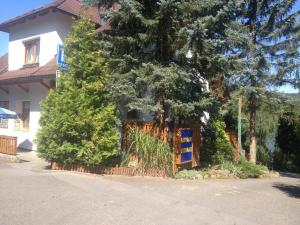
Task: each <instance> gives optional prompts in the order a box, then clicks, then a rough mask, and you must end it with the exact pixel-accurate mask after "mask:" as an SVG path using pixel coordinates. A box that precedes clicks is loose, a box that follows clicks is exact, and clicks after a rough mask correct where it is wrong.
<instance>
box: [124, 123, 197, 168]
mask: <svg viewBox="0 0 300 225" xmlns="http://www.w3.org/2000/svg"><path fill="white" fill-rule="evenodd" d="M132 128H138V129H140V130H141V131H143V132H145V133H149V134H151V135H152V136H153V137H156V138H161V139H163V140H164V142H165V143H169V144H170V146H173V150H174V151H173V162H174V163H173V170H177V169H181V168H182V169H183V168H192V167H196V166H198V165H199V161H200V146H201V133H200V129H201V128H200V124H192V123H190V124H175V125H173V127H170V126H168V125H167V124H158V123H152V122H136V121H124V122H123V129H122V149H127V148H128V146H129V144H130V143H128V136H129V133H130V129H132ZM183 128H185V129H192V130H193V158H192V161H191V162H190V163H187V164H184V165H176V163H175V158H176V156H177V155H178V154H180V149H179V143H180V140H181V136H180V130H181V129H183ZM170 137H171V138H170ZM171 140H172V143H170V141H171Z"/></svg>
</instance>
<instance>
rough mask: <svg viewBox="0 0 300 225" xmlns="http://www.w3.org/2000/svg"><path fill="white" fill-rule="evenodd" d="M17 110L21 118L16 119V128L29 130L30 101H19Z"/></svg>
mask: <svg viewBox="0 0 300 225" xmlns="http://www.w3.org/2000/svg"><path fill="white" fill-rule="evenodd" d="M16 112H17V113H18V116H19V118H20V119H17V120H15V130H22V131H29V124H30V101H17V102H16Z"/></svg>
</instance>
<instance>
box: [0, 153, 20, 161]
mask: <svg viewBox="0 0 300 225" xmlns="http://www.w3.org/2000/svg"><path fill="white" fill-rule="evenodd" d="M0 162H11V163H19V162H21V160H20V158H19V157H18V156H16V155H7V154H3V153H0Z"/></svg>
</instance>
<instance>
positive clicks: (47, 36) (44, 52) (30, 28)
mask: <svg viewBox="0 0 300 225" xmlns="http://www.w3.org/2000/svg"><path fill="white" fill-rule="evenodd" d="M73 22H74V20H73V18H72V17H71V16H69V15H66V14H63V13H61V12H49V13H48V14H46V15H43V16H37V17H36V18H34V19H31V20H26V22H24V23H22V24H17V25H15V26H13V27H11V28H10V30H9V33H10V36H9V47H8V50H9V59H8V63H9V70H10V71H11V70H17V69H20V68H22V67H23V65H24V62H25V47H24V44H23V41H26V40H30V39H33V38H40V57H39V65H40V66H43V65H45V64H46V63H48V62H49V61H50V60H51V59H53V57H54V56H55V55H56V53H57V45H58V44H62V43H63V41H64V40H65V38H66V37H67V35H68V34H69V32H70V29H71V25H72V23H73ZM44 82H46V83H49V82H50V80H49V79H48V80H44ZM22 85H23V86H25V87H26V88H28V89H29V92H28V93H26V92H24V91H23V90H22V89H20V88H19V87H18V86H17V85H6V86H4V87H5V88H6V89H7V90H9V94H6V93H5V92H3V91H1V90H0V101H9V109H10V110H12V111H16V110H18V109H17V108H16V107H17V106H18V104H20V102H22V101H30V102H31V104H30V124H29V131H15V130H14V128H15V127H14V120H9V123H8V129H1V128H0V135H8V136H16V137H18V147H20V148H25V149H32V150H36V144H35V138H36V133H37V131H38V129H39V119H40V113H41V108H40V101H41V100H42V99H43V98H45V97H46V96H47V94H48V90H47V89H46V88H45V87H44V86H42V85H40V84H37V83H33V84H22Z"/></svg>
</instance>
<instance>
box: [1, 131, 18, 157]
mask: <svg viewBox="0 0 300 225" xmlns="http://www.w3.org/2000/svg"><path fill="white" fill-rule="evenodd" d="M0 153H4V154H9V155H16V154H17V138H16V137H9V136H4V135H0Z"/></svg>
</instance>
